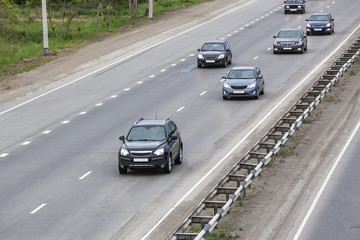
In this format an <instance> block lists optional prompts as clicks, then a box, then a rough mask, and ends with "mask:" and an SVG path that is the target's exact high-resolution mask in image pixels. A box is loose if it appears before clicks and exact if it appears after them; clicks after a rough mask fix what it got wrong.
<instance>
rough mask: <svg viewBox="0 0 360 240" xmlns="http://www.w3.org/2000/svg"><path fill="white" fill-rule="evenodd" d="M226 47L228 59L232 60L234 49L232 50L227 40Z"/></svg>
mask: <svg viewBox="0 0 360 240" xmlns="http://www.w3.org/2000/svg"><path fill="white" fill-rule="evenodd" d="M225 48H226V55H227V59H228V61H229V62H231V61H232V51H231V47H230V44H229V43H228V42H227V41H226V42H225Z"/></svg>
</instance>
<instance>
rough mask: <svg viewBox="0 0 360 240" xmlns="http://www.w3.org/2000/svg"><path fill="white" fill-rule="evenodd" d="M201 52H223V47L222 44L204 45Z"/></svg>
mask: <svg viewBox="0 0 360 240" xmlns="http://www.w3.org/2000/svg"><path fill="white" fill-rule="evenodd" d="M201 51H225V46H224V44H222V43H205V44H204V45H203V46H202V48H201Z"/></svg>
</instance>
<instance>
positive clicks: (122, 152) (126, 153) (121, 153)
mask: <svg viewBox="0 0 360 240" xmlns="http://www.w3.org/2000/svg"><path fill="white" fill-rule="evenodd" d="M129 154H130V153H129V151H128V150H127V149H124V148H122V149H121V150H120V155H121V156H127V155H129Z"/></svg>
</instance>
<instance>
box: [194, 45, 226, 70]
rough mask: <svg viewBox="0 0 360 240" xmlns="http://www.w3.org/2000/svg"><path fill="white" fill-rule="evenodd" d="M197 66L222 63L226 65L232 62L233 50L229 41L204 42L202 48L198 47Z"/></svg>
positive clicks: (221, 64)
mask: <svg viewBox="0 0 360 240" xmlns="http://www.w3.org/2000/svg"><path fill="white" fill-rule="evenodd" d="M198 51H199V54H198V56H197V66H198V68H201V67H202V66H212V65H220V66H223V67H226V66H227V65H228V64H231V61H232V52H231V47H230V45H229V43H228V42H227V41H225V40H224V41H208V42H205V43H204V44H203V46H202V47H201V49H198Z"/></svg>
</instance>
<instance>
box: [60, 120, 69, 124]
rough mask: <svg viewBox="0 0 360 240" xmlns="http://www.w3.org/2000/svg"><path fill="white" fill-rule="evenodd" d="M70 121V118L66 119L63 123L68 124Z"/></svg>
mask: <svg viewBox="0 0 360 240" xmlns="http://www.w3.org/2000/svg"><path fill="white" fill-rule="evenodd" d="M69 122H70V121H69V120H65V121H63V122H62V123H61V124H68V123H69Z"/></svg>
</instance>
